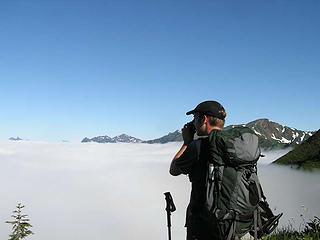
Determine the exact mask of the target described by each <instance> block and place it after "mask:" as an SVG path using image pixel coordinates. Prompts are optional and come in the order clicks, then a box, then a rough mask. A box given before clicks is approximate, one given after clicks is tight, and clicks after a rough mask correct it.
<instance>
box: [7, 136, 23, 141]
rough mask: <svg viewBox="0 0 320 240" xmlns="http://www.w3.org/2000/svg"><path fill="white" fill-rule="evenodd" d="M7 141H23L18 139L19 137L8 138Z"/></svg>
mask: <svg viewBox="0 0 320 240" xmlns="http://www.w3.org/2000/svg"><path fill="white" fill-rule="evenodd" d="M9 140H11V141H21V140H23V139H22V138H20V137H11V138H9Z"/></svg>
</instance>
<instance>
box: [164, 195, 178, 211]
mask: <svg viewBox="0 0 320 240" xmlns="http://www.w3.org/2000/svg"><path fill="white" fill-rule="evenodd" d="M164 195H165V199H166V203H167V204H166V211H167V212H174V211H175V210H176V206H175V205H174V202H173V199H172V196H171V194H170V192H165V193H164Z"/></svg>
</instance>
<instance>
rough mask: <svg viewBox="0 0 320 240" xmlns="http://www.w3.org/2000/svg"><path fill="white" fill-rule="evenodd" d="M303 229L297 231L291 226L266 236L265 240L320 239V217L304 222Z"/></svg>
mask: <svg viewBox="0 0 320 240" xmlns="http://www.w3.org/2000/svg"><path fill="white" fill-rule="evenodd" d="M304 225H305V226H304V229H303V230H302V231H296V230H294V229H293V228H292V227H291V226H290V227H287V228H283V229H280V230H277V231H276V232H275V233H273V234H272V235H269V236H265V237H263V238H262V239H263V240H319V239H320V218H318V217H316V216H315V217H314V219H312V220H310V221H309V222H306V223H305V224H304Z"/></svg>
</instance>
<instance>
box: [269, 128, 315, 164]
mask: <svg viewBox="0 0 320 240" xmlns="http://www.w3.org/2000/svg"><path fill="white" fill-rule="evenodd" d="M274 163H278V164H285V165H298V166H299V167H302V168H320V130H318V131H317V132H316V133H315V134H314V135H312V136H311V137H310V138H309V139H307V140H306V141H305V142H304V143H302V144H301V145H299V146H297V147H296V148H295V149H294V150H292V151H291V152H289V153H287V154H286V155H284V156H283V157H281V158H279V159H278V160H276V161H275V162H274Z"/></svg>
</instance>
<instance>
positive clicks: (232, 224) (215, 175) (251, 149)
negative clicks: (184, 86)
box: [205, 127, 282, 240]
mask: <svg viewBox="0 0 320 240" xmlns="http://www.w3.org/2000/svg"><path fill="white" fill-rule="evenodd" d="M230 132H231V133H230ZM226 134H227V135H228V136H226V137H225V144H226V149H225V153H224V156H223V160H224V164H223V165H217V164H216V163H214V162H213V161H210V159H209V161H208V166H207V167H208V171H207V177H206V179H207V180H206V204H205V209H206V211H207V213H208V218H209V219H210V221H211V222H212V224H215V226H216V225H218V229H219V235H220V239H226V240H230V239H240V238H241V237H242V236H244V235H245V234H246V233H250V234H251V235H252V236H254V238H255V239H258V238H260V237H262V236H263V235H264V234H269V233H271V232H272V231H273V230H274V229H275V227H276V226H277V225H278V222H279V218H280V217H281V216H282V214H279V215H277V216H275V215H274V214H273V213H272V211H271V209H270V208H269V205H268V203H267V201H266V197H265V196H264V194H263V191H262V187H261V185H260V182H259V178H258V175H257V161H258V160H259V158H260V157H261V156H262V155H261V150H260V147H259V139H258V137H257V136H256V135H255V134H254V133H253V132H252V130H251V129H249V128H246V127H237V128H234V129H232V131H229V132H226ZM222 135H223V133H222ZM209 142H210V138H209Z"/></svg>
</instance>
